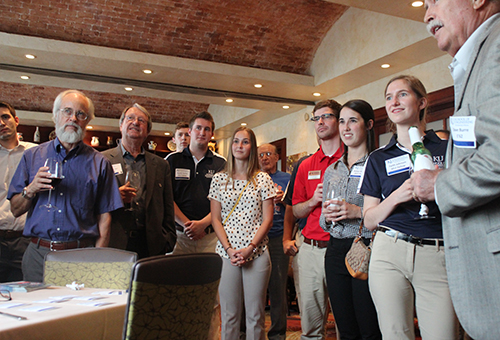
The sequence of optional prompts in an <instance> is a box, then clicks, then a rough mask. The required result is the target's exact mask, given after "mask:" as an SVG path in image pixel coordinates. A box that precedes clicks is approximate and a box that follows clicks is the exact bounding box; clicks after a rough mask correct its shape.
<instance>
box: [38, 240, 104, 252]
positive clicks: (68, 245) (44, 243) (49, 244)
mask: <svg viewBox="0 0 500 340" xmlns="http://www.w3.org/2000/svg"><path fill="white" fill-rule="evenodd" d="M31 242H32V243H34V244H36V245H39V246H40V247H44V248H49V249H50V250H51V251H56V250H66V249H76V248H86V247H90V246H93V245H95V239H93V238H82V239H80V240H76V241H67V242H66V241H49V240H44V239H43V238H38V237H32V238H31Z"/></svg>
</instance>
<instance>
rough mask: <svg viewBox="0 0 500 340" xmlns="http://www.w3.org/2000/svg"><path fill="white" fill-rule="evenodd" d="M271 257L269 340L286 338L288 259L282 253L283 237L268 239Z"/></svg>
mask: <svg viewBox="0 0 500 340" xmlns="http://www.w3.org/2000/svg"><path fill="white" fill-rule="evenodd" d="M267 247H268V249H269V255H271V264H272V269H271V277H270V278H269V285H268V289H269V300H270V301H271V328H270V329H269V332H268V333H267V337H268V339H269V340H284V339H285V338H286V317H287V312H288V303H287V296H286V284H287V280H288V263H289V257H288V256H287V255H285V253H284V252H283V237H282V236H278V237H273V238H270V239H269V243H268V245H267Z"/></svg>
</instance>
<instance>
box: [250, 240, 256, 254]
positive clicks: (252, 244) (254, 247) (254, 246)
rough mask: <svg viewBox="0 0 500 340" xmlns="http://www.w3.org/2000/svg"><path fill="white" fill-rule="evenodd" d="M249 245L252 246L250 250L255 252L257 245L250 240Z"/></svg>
mask: <svg viewBox="0 0 500 340" xmlns="http://www.w3.org/2000/svg"><path fill="white" fill-rule="evenodd" d="M249 245H250V246H252V247H253V250H252V251H253V252H254V253H255V251H256V250H257V246H256V245H255V243H253V242H250V244H249Z"/></svg>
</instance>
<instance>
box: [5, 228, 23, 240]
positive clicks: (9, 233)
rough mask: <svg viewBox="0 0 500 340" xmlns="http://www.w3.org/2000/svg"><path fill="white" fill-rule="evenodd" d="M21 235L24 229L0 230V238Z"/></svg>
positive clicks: (8, 238) (6, 238)
mask: <svg viewBox="0 0 500 340" xmlns="http://www.w3.org/2000/svg"><path fill="white" fill-rule="evenodd" d="M21 236H23V231H22V230H0V238H3V239H5V240H10V239H13V238H19V237H21Z"/></svg>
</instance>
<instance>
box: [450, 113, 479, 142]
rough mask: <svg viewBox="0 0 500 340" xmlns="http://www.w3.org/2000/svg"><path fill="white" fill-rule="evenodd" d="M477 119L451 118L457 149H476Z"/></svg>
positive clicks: (452, 132)
mask: <svg viewBox="0 0 500 340" xmlns="http://www.w3.org/2000/svg"><path fill="white" fill-rule="evenodd" d="M475 125H476V117H450V128H451V136H452V137H453V145H454V146H456V147H457V148H475V147H476V134H475V133H474V126H475Z"/></svg>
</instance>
